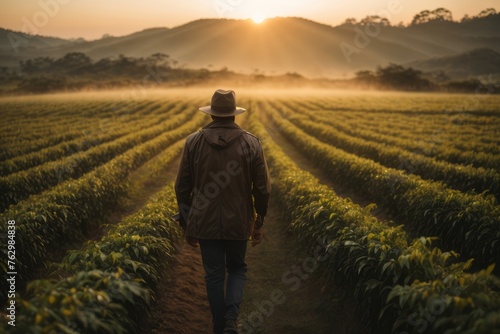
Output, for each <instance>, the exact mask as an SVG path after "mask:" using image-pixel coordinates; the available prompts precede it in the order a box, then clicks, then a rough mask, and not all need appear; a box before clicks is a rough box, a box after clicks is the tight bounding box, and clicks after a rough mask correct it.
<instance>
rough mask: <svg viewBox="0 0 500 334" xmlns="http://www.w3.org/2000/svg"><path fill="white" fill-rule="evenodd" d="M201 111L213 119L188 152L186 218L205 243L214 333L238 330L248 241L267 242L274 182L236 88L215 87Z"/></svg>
mask: <svg viewBox="0 0 500 334" xmlns="http://www.w3.org/2000/svg"><path fill="white" fill-rule="evenodd" d="M200 110H201V111H202V112H204V113H206V114H208V115H210V116H211V117H212V120H213V122H212V123H210V124H208V125H207V126H206V127H204V128H203V129H202V130H200V131H199V132H197V133H193V134H192V135H190V136H189V137H188V138H187V140H186V145H185V146H184V151H183V152H182V158H181V163H180V166H179V173H178V174H177V180H176V182H175V191H176V194H177V202H178V204H179V211H180V223H181V226H182V227H184V228H185V232H186V233H185V236H186V241H187V243H188V244H189V245H191V246H193V247H198V245H199V246H200V249H201V257H202V260H203V268H204V269H205V274H206V275H205V282H206V286H207V296H208V300H209V302H210V310H211V311H212V325H213V331H214V334H238V329H237V319H238V312H239V307H240V304H241V301H242V299H243V287H244V284H245V280H246V273H247V265H246V263H245V254H246V249H247V241H248V238H249V236H250V235H251V236H252V247H253V246H256V245H258V244H260V243H261V242H262V236H263V233H262V226H263V224H264V217H265V216H266V213H267V206H268V202H269V195H270V191H271V184H270V181H269V174H268V171H267V166H266V161H265V159H264V153H263V152H262V147H261V145H260V142H259V140H258V139H257V138H256V137H255V136H254V135H252V134H250V133H248V132H246V131H244V130H243V129H241V128H240V127H239V126H238V125H236V124H235V123H234V116H236V115H240V114H242V113H244V112H245V109H244V108H241V107H237V106H236V95H235V93H234V91H225V90H217V91H216V92H215V93H214V95H213V96H212V101H211V105H210V106H205V107H201V108H200ZM254 209H255V212H256V213H257V217H256V218H254ZM254 219H255V220H254ZM254 221H255V224H253V222H254ZM226 271H227V286H226V287H225V286H224V282H225V280H226V278H225V277H226V275H225V273H226Z"/></svg>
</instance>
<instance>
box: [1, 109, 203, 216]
mask: <svg viewBox="0 0 500 334" xmlns="http://www.w3.org/2000/svg"><path fill="white" fill-rule="evenodd" d="M174 111H177V112H178V111H179V110H178V108H174ZM194 112H195V111H190V112H187V111H185V112H182V113H179V114H177V115H175V116H174V117H172V118H171V119H167V120H165V121H163V122H159V123H153V124H154V125H152V126H149V127H144V128H140V129H139V131H136V132H134V131H132V130H133V125H129V126H130V127H131V128H130V129H129V130H130V131H128V132H129V134H127V135H126V136H123V137H121V138H119V139H117V140H115V141H112V142H108V143H104V144H102V145H99V146H95V147H93V148H91V149H89V150H87V151H83V152H78V153H75V154H72V155H71V156H68V157H65V158H63V159H60V160H56V161H51V162H48V163H46V164H43V165H40V166H37V167H34V168H31V169H28V170H25V171H21V172H18V173H14V174H11V175H9V176H5V177H0V189H2V192H0V203H1V204H0V211H4V210H5V209H6V208H8V207H9V206H10V205H12V204H15V203H18V202H19V201H21V200H23V199H25V198H27V197H28V196H30V195H33V194H38V193H40V192H42V191H43V190H45V189H49V188H50V187H53V186H55V185H57V184H59V183H61V182H63V181H64V180H67V179H70V178H73V179H75V178H78V177H80V176H81V175H83V174H85V173H87V172H89V171H91V170H92V169H93V168H96V167H97V166H100V165H102V164H103V163H106V162H107V161H109V160H111V159H113V158H114V157H115V156H117V155H119V154H121V153H123V152H125V151H127V150H129V149H131V148H133V147H135V146H136V145H139V144H141V143H143V142H146V141H148V140H151V139H153V138H155V137H157V136H159V135H161V134H162V133H164V132H166V131H169V130H171V129H175V128H177V127H178V126H180V125H181V124H183V123H185V122H186V121H187V120H188V119H189V118H191V117H192V115H193V113H194Z"/></svg>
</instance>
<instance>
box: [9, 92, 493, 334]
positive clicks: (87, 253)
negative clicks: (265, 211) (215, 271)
mask: <svg viewBox="0 0 500 334" xmlns="http://www.w3.org/2000/svg"><path fill="white" fill-rule="evenodd" d="M237 93H238V92H237ZM210 96H211V92H208V91H207V92H203V93H202V92H200V91H194V90H193V91H192V92H190V91H184V92H183V91H174V90H172V91H164V92H162V93H161V94H160V93H159V92H154V93H151V94H148V95H146V96H143V97H141V98H134V99H132V98H124V97H123V94H120V93H94V94H93V93H79V94H66V95H65V94H61V95H54V96H43V97H37V96H32V97H22V98H21V97H16V98H14V97H12V98H3V99H0V118H1V119H2V122H1V125H0V126H1V128H2V129H1V132H0V197H1V200H0V212H1V213H0V217H1V221H2V224H1V226H0V228H1V231H0V233H2V236H3V239H2V240H3V242H2V252H1V254H2V260H1V261H0V265H1V270H2V273H3V276H2V277H8V278H12V279H11V280H5V279H4V280H2V281H1V284H0V286H1V290H0V297H1V301H2V312H4V313H5V316H8V315H9V314H10V315H12V312H10V311H9V308H8V307H9V306H10V305H13V304H14V305H15V312H14V313H15V317H14V318H15V325H16V326H15V327H13V326H9V327H5V329H8V330H9V331H10V332H12V333H23V334H24V333H136V332H137V333H144V332H145V329H144V328H148V326H150V325H148V324H149V323H150V320H149V317H150V316H151V314H154V313H155V312H157V313H158V312H161V310H158V308H159V307H161V305H162V304H161V303H158V302H157V301H158V299H159V297H158V296H159V295H160V294H161V292H162V291H161V290H163V288H162V287H164V286H165V282H170V281H169V280H171V279H173V278H175V277H176V272H177V271H176V270H177V269H175V268H178V266H179V264H178V263H177V262H178V261H177V262H176V258H178V257H179V256H181V254H182V249H181V246H182V245H183V244H184V242H183V238H182V231H181V230H180V228H179V227H178V226H177V224H176V223H175V222H174V221H173V220H172V219H171V218H170V217H171V216H172V215H173V214H174V213H175V212H177V206H176V199H175V193H174V190H173V182H174V180H175V175H176V174H175V173H176V170H177V165H178V163H179V155H180V152H181V150H182V148H183V144H184V140H185V138H186V137H187V136H188V135H189V134H190V133H193V132H195V131H197V130H198V129H199V128H201V127H202V126H204V125H205V124H208V123H209V122H210V119H209V117H208V116H206V115H205V114H203V113H201V112H198V111H197V108H198V107H199V106H202V105H207V104H209V97H210ZM237 102H238V105H241V106H242V107H245V108H247V110H248V112H247V113H245V114H243V115H242V116H238V117H237V118H236V122H237V123H238V124H239V125H241V126H242V127H243V128H244V129H246V130H248V131H250V132H251V133H253V134H255V135H256V136H257V137H259V138H260V140H261V142H262V144H263V147H264V153H265V156H266V159H267V163H268V166H269V169H270V173H271V177H272V187H273V194H272V201H273V203H275V204H276V205H275V206H274V207H272V208H271V210H275V211H276V214H277V215H279V216H281V217H283V219H281V220H280V222H279V224H282V225H283V226H282V227H283V229H285V230H286V231H287V233H288V234H287V236H289V237H290V239H287V242H288V243H290V245H299V246H298V248H299V249H300V252H303V256H302V257H304V256H307V255H306V254H308V252H309V250H311V249H315V245H317V244H318V242H320V243H321V244H322V245H324V247H323V248H321V250H320V252H319V253H318V252H314V254H315V256H314V257H313V260H314V261H313V262H314V265H313V267H312V269H311V270H310V272H309V273H311V274H312V273H313V272H314V275H315V277H317V278H318V279H320V280H321V282H322V285H323V289H322V290H321V292H320V291H317V295H316V296H311V298H313V299H314V298H317V299H322V300H323V302H324V303H325V304H327V305H328V304H335V303H339V299H338V298H334V297H333V295H339V294H340V296H341V300H349V303H350V304H352V305H353V307H354V308H355V309H356V312H357V313H356V314H358V315H359V317H360V319H362V320H360V321H362V322H364V323H366V324H368V325H367V326H368V327H369V328H370V329H371V331H372V332H377V333H379V332H380V333H391V332H392V333H424V332H425V333H492V332H494V330H495V329H496V330H498V329H499V328H500V280H499V279H498V274H499V273H500V268H499V267H498V264H500V206H499V203H498V198H499V197H500V97H498V96H482V95H477V96H476V95H445V94H420V93H390V92H387V93H370V92H368V93H366V92H358V93H356V92H346V93H342V92H332V93H325V92H321V93H320V92H310V93H307V94H306V93H303V94H293V93H291V94H290V93H276V94H269V93H268V94H260V93H259V92H252V91H249V92H244V91H242V93H241V95H238V101H237ZM272 224H274V222H273V221H267V222H266V225H272ZM269 228H271V227H269ZM264 243H266V244H268V245H269V246H268V247H270V249H271V251H272V247H273V244H272V243H273V240H272V239H271V238H265V240H264ZM257 248H258V247H257ZM252 251H253V250H252ZM263 261H264V263H265V264H266V265H268V266H269V267H272V266H275V265H276V264H275V263H273V262H272V261H273V260H272V258H269V259H265V260H263ZM266 261H267V262H266ZM495 265H497V267H496V266H495ZM251 270H252V266H251V265H249V271H251ZM178 275H179V277H181V276H182V274H178ZM201 275H202V274H201ZM181 278H182V277H181ZM279 279H281V276H280V277H278V281H279ZM201 282H203V281H201ZM270 291H272V289H271V290H270ZM13 293H15V294H16V297H15V298H14V297H13ZM182 293H184V294H187V292H186V291H185V290H182V289H179V291H174V293H173V294H182ZM249 294H250V295H251V292H249ZM289 299H291V298H289ZM167 303H168V301H167ZM243 308H244V313H245V312H248V313H250V311H248V310H249V309H251V306H248V305H247V306H245V305H244V306H243ZM164 313H165V314H164V317H165V318H166V319H167V320H165V321H168V319H169V316H168V314H167V313H168V312H164ZM280 316H281V315H280ZM269 317H271V315H269ZM7 319H9V321H12V320H11V319H12V318H7ZM4 325H5V323H4ZM245 326H246V327H245ZM205 327H206V328H209V327H210V325H209V324H208V325H206V326H205ZM178 332H179V333H184V332H188V331H178ZM242 332H245V333H272V332H273V331H263V330H262V329H261V328H260V326H257V325H255V321H254V323H251V322H250V321H248V322H247V323H243V328H242ZM316 332H318V333H319V331H316ZM151 333H152V332H151ZM155 333H160V332H158V331H156V332H155ZM165 333H166V332H165ZM274 333H278V334H279V333H285V332H280V331H279V330H275V331H274ZM289 333H292V332H289ZM303 333H306V332H305V331H303ZM325 333H327V332H326V331H325Z"/></svg>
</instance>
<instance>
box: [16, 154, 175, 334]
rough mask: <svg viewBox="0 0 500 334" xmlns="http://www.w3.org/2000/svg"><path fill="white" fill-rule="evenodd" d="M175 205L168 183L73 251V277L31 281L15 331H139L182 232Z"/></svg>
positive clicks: (68, 262)
mask: <svg viewBox="0 0 500 334" xmlns="http://www.w3.org/2000/svg"><path fill="white" fill-rule="evenodd" d="M176 153H179V152H176ZM175 155H176V154H175ZM175 155H172V157H174V156H175ZM176 211H177V207H176V198H175V193H174V191H173V187H172V186H171V185H169V186H167V187H165V189H164V190H163V191H161V192H160V193H159V194H157V195H156V196H155V198H154V199H153V200H150V201H149V203H148V204H147V205H146V206H144V207H143V208H142V209H141V210H140V211H139V212H137V213H136V214H134V215H132V216H129V217H127V218H126V219H124V220H123V221H122V222H120V223H119V224H117V225H115V226H113V227H112V228H111V229H110V230H109V231H108V232H107V234H106V235H105V236H104V237H103V238H102V239H100V240H98V241H91V242H88V243H87V245H86V246H85V248H84V249H82V250H78V251H72V252H70V253H68V255H67V256H66V257H65V258H64V260H63V263H62V264H63V267H64V268H65V269H66V271H67V273H68V274H69V277H67V278H64V279H62V280H59V281H54V280H52V281H34V282H31V283H30V290H31V291H32V295H33V297H32V298H31V299H30V300H28V301H25V303H24V305H23V309H22V310H21V313H20V315H19V316H18V320H17V321H18V323H19V326H16V327H15V330H14V331H12V333H22V334H24V333H34V334H36V333H52V332H58V333H59V332H62V333H96V334H97V333H99V334H105V333H139V332H140V328H139V325H140V324H141V321H144V318H145V316H146V315H147V314H148V311H149V309H150V307H151V303H152V301H153V299H154V292H155V290H156V284H157V283H158V281H159V279H160V275H161V273H162V272H163V271H164V270H165V269H166V268H168V266H169V264H170V263H171V262H172V259H173V255H174V243H175V242H176V241H178V240H179V238H180V235H181V234H180V230H179V228H178V226H177V224H176V223H175V222H173V221H172V220H171V218H170V217H171V215H173V214H174V213H175V212H176Z"/></svg>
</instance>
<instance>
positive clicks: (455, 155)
mask: <svg viewBox="0 0 500 334" xmlns="http://www.w3.org/2000/svg"><path fill="white" fill-rule="evenodd" d="M292 107H293V106H292ZM293 108H296V109H297V110H298V111H299V112H307V109H305V108H300V107H293ZM311 113H312V114H313V115H314V117H315V119H316V120H318V121H321V122H322V123H324V124H327V125H331V126H332V127H335V128H337V129H338V130H339V131H342V132H345V133H346V134H347V135H350V136H354V137H358V138H362V139H365V140H368V141H372V142H379V143H381V144H386V145H390V146H395V147H400V148H402V149H405V150H408V151H411V152H413V153H415V154H421V155H422V154H424V155H426V156H430V157H434V158H436V159H439V160H444V161H447V162H450V163H457V164H463V165H470V164H472V165H473V166H474V167H484V168H491V169H496V170H497V171H498V166H500V157H499V155H494V154H488V153H484V152H474V151H462V150H459V149H456V148H454V147H450V146H447V145H442V144H440V142H441V138H442V137H443V135H444V134H446V131H445V130H444V129H441V128H439V126H438V127H436V126H435V125H434V126H433V127H432V128H433V129H438V130H439V132H437V133H435V134H434V135H433V136H431V137H427V138H426V140H421V139H420V140H419V139H418V138H413V139H411V140H410V139H407V140H404V139H401V138H400V136H398V135H387V134H385V133H384V132H382V133H379V132H374V131H370V130H367V129H363V128H362V127H359V126H358V124H357V121H356V120H355V119H353V120H352V121H351V122H349V121H339V120H337V119H336V117H335V115H336V113H328V114H326V115H322V113H319V112H311ZM364 117H366V116H364ZM375 123H376V124H378V125H379V126H380V125H382V124H384V120H379V121H377V122H375ZM396 128H397V127H396ZM397 131H399V130H397ZM385 132H387V131H385ZM484 136H485V135H484V134H483V135H482V136H480V137H476V139H475V140H474V142H478V140H479V138H483V137H484ZM488 136H489V135H488Z"/></svg>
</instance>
